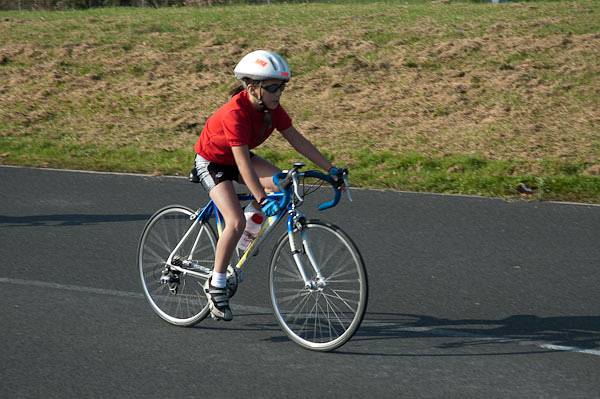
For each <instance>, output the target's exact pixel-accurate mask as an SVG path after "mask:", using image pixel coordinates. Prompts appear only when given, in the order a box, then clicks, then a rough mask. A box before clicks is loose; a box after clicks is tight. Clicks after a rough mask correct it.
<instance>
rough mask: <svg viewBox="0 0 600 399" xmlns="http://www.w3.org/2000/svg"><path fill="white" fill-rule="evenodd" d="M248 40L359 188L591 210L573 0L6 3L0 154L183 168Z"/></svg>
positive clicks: (583, 18) (586, 106) (586, 59)
mask: <svg viewBox="0 0 600 399" xmlns="http://www.w3.org/2000/svg"><path fill="white" fill-rule="evenodd" d="M248 20H252V21H254V22H253V25H252V27H253V28H252V29H248V28H245V29H240V27H249V25H248V24H247V21H248ZM256 48H270V49H274V50H276V51H279V52H280V53H282V54H283V55H285V56H286V57H287V58H288V59H289V61H290V64H291V65H292V68H293V72H294V78H293V80H292V82H291V84H290V85H289V90H286V93H285V95H284V98H283V102H284V106H285V107H286V109H287V110H288V112H289V113H290V114H291V115H292V117H293V118H294V122H295V124H296V125H297V126H298V127H299V129H300V130H301V131H302V132H303V133H305V134H306V135H307V136H308V137H309V138H310V139H311V140H312V141H313V142H315V143H316V144H317V145H318V146H319V147H320V148H321V149H322V150H324V152H326V153H327V154H328V155H329V156H331V157H332V158H333V159H334V161H335V162H336V163H339V164H344V165H348V166H350V168H351V171H352V181H353V183H354V184H358V185H361V186H367V187H379V188H396V189H403V190H413V191H436V192H452V193H465V194H482V195H494V196H514V195H518V194H517V191H516V188H517V186H518V185H519V184H520V183H524V184H526V185H527V186H528V187H530V188H532V189H533V190H534V194H532V195H530V196H529V197H530V198H535V199H542V200H550V199H552V200H570V201H587V202H595V203H600V176H599V173H600V133H599V129H598V127H599V122H600V115H599V113H598V109H600V59H599V56H598V54H600V4H599V3H598V2H595V1H585V0H584V1H577V2H570V1H549V2H543V1H542V2H527V3H509V4H488V3H473V2H464V3H463V2H448V3H444V2H408V3H402V2H385V3H384V2H382V3H369V2H360V3H352V4H351V3H339V4H336V3H327V4H277V5H270V6H269V5H262V6H247V5H234V6H226V7H209V8H200V9H196V8H173V9H158V10H156V9H116V8H115V9H95V10H87V11H70V12H20V13H19V12H0V82H2V84H1V85H0V163H4V164H20V165H35V166H52V167H69V168H83V169H96V170H117V171H135V172H150V173H158V174H161V173H164V174H176V173H179V174H184V173H186V172H187V170H188V169H189V168H190V165H191V162H192V152H193V150H192V146H193V143H194V142H195V140H196V138H197V135H198V133H199V130H200V129H201V127H202V125H203V123H204V120H205V118H206V117H207V116H208V115H210V113H211V112H213V111H214V110H215V109H216V108H217V107H218V106H220V105H221V104H222V103H223V102H224V101H226V100H227V90H228V89H229V88H230V87H231V86H232V85H233V84H234V80H233V79H232V76H231V70H232V69H233V66H234V65H235V62H236V61H237V60H238V59H239V58H240V57H241V56H242V55H243V54H244V53H245V52H247V51H248V50H249V49H256ZM259 153H260V154H261V155H263V156H265V157H267V158H269V159H271V160H273V161H274V162H276V163H278V164H279V165H281V166H282V167H285V166H287V165H289V163H290V162H291V161H292V160H297V159H298V156H295V155H294V154H293V152H291V151H290V149H289V147H288V146H287V145H286V143H284V142H283V141H282V140H281V139H280V138H279V137H277V136H274V137H273V138H271V139H269V141H268V142H267V143H266V145H265V146H263V147H262V148H261V149H260V150H259Z"/></svg>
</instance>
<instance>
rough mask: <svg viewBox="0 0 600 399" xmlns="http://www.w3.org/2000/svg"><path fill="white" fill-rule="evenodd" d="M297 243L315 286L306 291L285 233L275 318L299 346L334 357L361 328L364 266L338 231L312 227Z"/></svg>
mask: <svg viewBox="0 0 600 399" xmlns="http://www.w3.org/2000/svg"><path fill="white" fill-rule="evenodd" d="M293 239H294V240H295V247H296V248H298V249H301V251H300V253H299V254H297V255H298V256H300V259H301V260H302V263H303V264H304V267H305V273H306V275H307V277H308V279H309V281H310V284H309V285H308V286H306V285H305V282H304V280H303V278H302V276H301V273H300V272H299V271H298V267H297V265H296V262H295V260H294V256H293V254H292V251H291V247H290V243H289V236H288V234H287V233H286V234H284V235H283V236H282V237H281V238H280V239H279V242H278V244H277V246H276V247H275V251H274V252H273V256H272V258H271V265H270V270H269V285H270V295H271V302H272V304H273V310H274V311H275V317H276V318H277V321H278V322H279V324H280V326H281V327H282V328H283V330H284V331H285V332H286V334H287V335H288V336H289V337H290V338H291V339H292V340H293V341H294V342H296V343H297V344H299V345H301V346H303V347H305V348H307V349H311V350H317V351H330V350H332V349H335V348H338V347H340V346H341V345H343V344H344V343H346V342H347V341H348V340H349V339H350V338H351V337H352V336H353V335H354V333H355V332H356V330H357V329H358V327H359V326H360V323H361V322H362V319H363V317H364V314H365V310H366V306H367V296H368V286H367V273H366V270H365V266H364V263H363V260H362V257H361V255H360V253H359V251H358V249H357V248H356V246H355V245H354V243H353V242H352V240H351V239H350V238H349V237H348V236H347V235H346V234H345V233H344V232H343V231H342V230H341V229H340V228H338V227H337V226H334V225H331V224H328V223H324V222H320V221H308V222H306V224H305V225H304V226H303V228H302V230H301V231H298V232H294V233H293ZM311 262H314V264H315V265H316V266H317V269H318V270H319V272H320V276H319V275H318V274H317V273H316V271H315V270H314V268H313V267H311V264H312V263H311Z"/></svg>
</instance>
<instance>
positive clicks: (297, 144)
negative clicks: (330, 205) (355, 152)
mask: <svg viewBox="0 0 600 399" xmlns="http://www.w3.org/2000/svg"><path fill="white" fill-rule="evenodd" d="M281 134H282V135H283V137H285V139H286V140H287V141H288V142H289V143H290V144H291V145H292V147H294V149H295V150H296V151H298V152H299V153H300V154H302V155H304V156H305V157H306V158H308V159H310V160H311V161H313V162H314V163H315V164H316V165H317V166H319V167H320V168H322V169H324V170H327V171H328V170H329V169H330V168H331V167H332V166H333V165H332V164H331V163H330V162H329V161H328V160H327V159H325V157H324V156H323V154H321V152H320V151H319V150H318V149H317V147H315V146H314V145H313V144H312V143H311V142H310V141H308V140H307V139H306V138H305V137H304V136H303V135H302V134H301V133H300V132H299V131H298V130H296V128H295V127H294V126H291V127H289V128H287V129H285V130H284V131H282V132H281ZM234 155H235V154H234Z"/></svg>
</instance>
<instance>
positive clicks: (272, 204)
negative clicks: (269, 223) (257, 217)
mask: <svg viewBox="0 0 600 399" xmlns="http://www.w3.org/2000/svg"><path fill="white" fill-rule="evenodd" d="M260 210H261V212H262V213H264V214H265V216H266V217H271V216H275V215H277V213H279V211H280V210H281V207H280V206H279V202H278V201H277V200H276V199H273V198H263V200H262V201H260Z"/></svg>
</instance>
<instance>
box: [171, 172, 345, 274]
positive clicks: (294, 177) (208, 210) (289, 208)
mask: <svg viewBox="0 0 600 399" xmlns="http://www.w3.org/2000/svg"><path fill="white" fill-rule="evenodd" d="M302 177H311V178H316V179H319V180H323V181H325V182H327V183H329V184H330V185H331V186H332V187H333V189H334V198H333V199H332V200H330V201H326V202H324V203H322V204H321V205H319V210H325V209H328V208H332V207H334V206H335V205H337V203H338V202H339V200H340V198H341V191H340V190H339V189H338V188H336V182H335V181H334V180H333V178H332V177H331V176H329V175H325V174H323V173H320V172H318V171H314V170H310V171H306V172H298V170H297V168H296V167H295V168H294V169H293V170H292V171H289V172H285V171H284V172H281V173H278V174H276V175H275V176H273V181H274V182H275V184H276V185H277V186H278V187H279V189H280V192H277V193H271V194H269V195H268V198H271V199H275V200H277V201H278V202H279V207H280V209H281V210H280V211H279V212H278V213H277V214H276V215H274V216H271V217H269V218H268V219H267V222H266V223H264V224H263V226H262V228H261V230H260V232H259V233H258V236H257V238H256V239H255V240H254V241H253V242H252V243H251V244H250V245H249V246H248V248H247V249H246V250H245V251H244V252H243V253H241V254H240V253H238V256H239V261H238V262H237V264H236V265H235V268H236V269H237V270H238V271H241V269H242V268H243V267H244V265H245V263H246V261H247V259H248V257H249V256H252V255H253V254H254V253H255V251H256V249H257V248H258V247H259V246H260V244H261V243H262V242H263V241H264V239H265V238H266V237H267V236H268V235H269V233H270V232H271V231H272V230H273V229H274V228H275V227H276V226H277V225H278V224H279V222H281V220H282V219H283V217H284V215H285V214H286V213H287V214H288V218H287V232H288V236H289V238H290V250H291V251H292V256H293V258H294V260H295V262H296V264H297V266H298V270H299V272H300V274H301V275H302V278H303V280H304V282H305V284H306V285H307V286H312V285H313V284H314V282H312V281H310V280H309V279H308V277H307V275H306V273H305V269H304V265H303V262H302V260H301V257H300V255H299V252H300V250H299V248H296V247H295V246H296V244H295V240H294V239H293V237H292V234H293V233H294V230H296V231H300V234H301V238H302V241H305V240H306V237H304V234H303V232H302V228H301V227H302V224H301V221H302V220H304V215H303V214H302V213H300V212H298V211H297V209H296V207H297V206H298V205H299V204H301V203H302V201H303V198H302V196H300V194H299V193H298V178H302ZM238 199H239V200H240V201H252V200H254V197H253V196H252V195H249V194H238ZM212 217H214V218H215V221H216V227H217V233H218V236H219V237H220V236H221V234H222V232H223V226H224V224H225V223H224V220H223V215H222V214H221V212H220V211H219V209H218V208H217V206H216V205H215V203H214V202H213V201H212V200H210V201H209V203H208V204H207V205H206V206H205V207H204V208H201V209H199V210H198V211H197V212H195V213H194V214H193V215H192V216H191V217H190V219H191V220H194V223H193V224H192V226H191V227H190V228H189V229H188V231H187V232H186V234H185V235H184V237H183V239H182V240H181V241H180V244H179V245H178V246H177V247H176V248H175V249H174V250H173V252H172V253H171V256H170V257H169V259H168V260H167V263H168V264H171V261H172V256H173V254H176V253H177V252H178V251H179V247H180V246H181V244H182V243H183V242H184V241H185V240H186V239H187V238H188V236H189V235H190V234H191V232H192V231H193V230H194V227H195V226H196V223H201V222H206V223H208V222H209V220H210V219H211V218H212ZM198 239H199V236H198V237H197V238H196V242H195V243H194V247H195V246H196V245H197V242H198ZM306 248H308V246H306ZM192 252H193V250H192ZM307 256H308V259H309V260H310V263H311V264H312V267H313V269H314V270H315V272H316V274H317V276H320V271H319V270H318V267H317V263H316V262H315V261H314V257H313V256H312V253H310V250H308V251H307ZM189 272H190V271H188V273H189ZM207 272H208V271H207Z"/></svg>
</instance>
